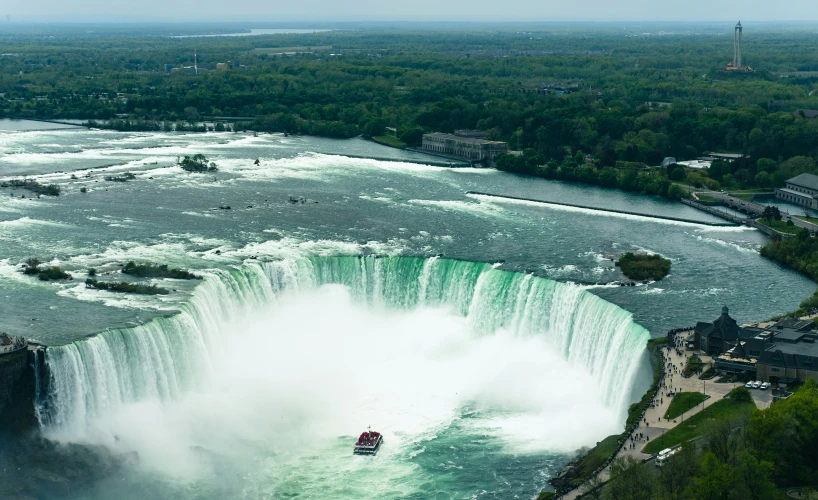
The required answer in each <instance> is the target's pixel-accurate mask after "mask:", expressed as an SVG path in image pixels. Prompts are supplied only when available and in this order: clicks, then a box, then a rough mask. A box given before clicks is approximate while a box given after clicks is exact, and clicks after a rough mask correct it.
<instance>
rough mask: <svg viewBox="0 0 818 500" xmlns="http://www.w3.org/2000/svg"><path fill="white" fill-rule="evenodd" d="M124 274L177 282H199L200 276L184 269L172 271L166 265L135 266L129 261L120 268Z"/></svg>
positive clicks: (148, 264) (135, 264)
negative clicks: (169, 279) (175, 280)
mask: <svg viewBox="0 0 818 500" xmlns="http://www.w3.org/2000/svg"><path fill="white" fill-rule="evenodd" d="M122 272H123V273H124V274H130V275H132V276H139V277H141V278H172V279H177V280H200V279H202V277H201V276H197V275H195V274H193V273H191V272H189V271H185V270H184V269H172V268H169V267H168V265H167V264H161V265H157V264H150V263H147V264H137V263H135V262H134V261H130V262H128V263H127V264H125V266H124V267H123V268H122Z"/></svg>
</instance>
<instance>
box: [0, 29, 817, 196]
mask: <svg viewBox="0 0 818 500" xmlns="http://www.w3.org/2000/svg"><path fill="white" fill-rule="evenodd" d="M523 28H525V29H523ZM44 29H46V28H37V27H29V28H25V29H24V28H16V30H11V29H10V28H4V29H2V30H0V117H7V118H40V119H68V118H70V119H82V120H94V122H93V124H94V125H95V126H100V127H104V126H107V127H111V128H116V129H119V130H185V131H206V130H208V127H207V126H205V125H203V123H205V122H207V121H211V122H213V123H215V125H213V126H211V128H213V129H218V130H225V129H227V130H231V129H247V130H256V131H268V132H285V133H290V134H311V135H320V136H326V137H337V138H345V137H353V136H358V135H363V136H366V137H377V136H383V135H384V133H385V132H384V131H385V129H386V127H390V128H395V129H396V130H397V133H396V136H397V137H396V139H398V141H394V142H398V143H405V144H407V145H410V146H412V145H418V144H419V142H420V139H421V136H422V134H423V133H424V132H430V131H443V132H451V131H453V130H455V129H480V130H484V131H486V132H487V133H488V136H489V138H492V139H496V140H502V141H507V142H508V143H509V146H510V149H512V150H515V151H523V152H524V155H520V156H511V155H509V156H508V157H505V158H501V159H500V161H498V167H499V168H502V169H505V170H510V171H515V172H520V173H526V174H531V175H540V176H545V177H552V178H560V179H566V180H573V181H578V182H588V183H593V184H600V185H603V186H609V187H621V188H623V189H630V190H635V191H642V192H645V193H650V194H661V195H665V196H671V197H680V196H682V194H683V192H682V191H681V189H679V188H678V187H675V188H674V187H673V186H675V185H676V184H675V183H677V182H682V183H686V184H689V185H692V186H697V187H707V188H710V189H720V188H725V189H761V190H763V189H770V188H772V187H775V186H780V185H782V184H783V182H784V180H786V179H787V178H788V177H790V176H792V175H797V174H799V173H802V172H818V166H816V158H818V119H816V118H815V117H813V114H812V113H810V110H816V109H818V91H816V89H818V60H816V59H815V53H816V51H818V36H816V35H815V31H814V27H811V26H809V25H807V26H800V25H797V24H793V25H761V26H758V27H754V26H752V25H748V26H746V27H745V35H744V40H745V47H744V54H745V57H744V58H745V61H746V62H747V64H750V65H751V66H752V67H753V68H754V69H755V71H753V72H727V71H724V67H725V66H726V64H727V62H728V61H729V60H730V58H731V56H732V36H731V35H732V31H731V30H732V25H724V26H722V25H717V24H711V25H705V26H703V27H698V26H692V25H669V26H664V25H657V26H652V25H648V26H635V27H629V26H617V25H608V24H599V25H576V26H571V25H559V24H539V25H532V26H530V27H523V26H504V25H499V26H488V25H485V26H484V25H474V26H472V25H464V26H460V27H459V28H450V29H445V30H444V29H442V28H440V27H435V26H434V25H432V26H425V27H414V26H412V25H411V24H410V25H407V26H404V27H402V28H396V29H384V28H378V27H376V26H372V27H368V28H355V29H339V30H334V31H325V32H318V33H307V34H278V35H264V36H248V37H213V38H184V37H178V36H177V37H172V36H170V33H164V32H163V31H162V29H160V28H158V27H157V28H151V29H148V28H144V29H136V28H134V29H133V30H131V31H128V30H120V31H116V30H112V29H108V30H105V29H99V28H97V29H94V30H90V29H89V30H86V31H82V30H80V29H76V28H75V29H68V28H62V29H61V28H58V27H52V28H49V29H50V31H47V33H44V32H43V30H44ZM194 53H195V61H194ZM194 62H195V63H196V64H195V67H194ZM231 122H233V123H232V124H231ZM225 123H226V124H225ZM708 152H732V153H742V154H743V155H744V157H743V158H740V159H738V160H736V161H734V162H731V163H726V162H717V163H716V164H715V165H714V167H713V168H711V169H710V171H709V172H708V171H699V172H691V171H687V170H685V169H683V168H678V169H675V168H673V169H654V170H652V171H651V172H647V169H646V167H655V166H657V165H659V164H660V163H661V162H662V161H663V159H664V158H666V157H674V158H676V159H677V160H686V159H692V158H696V157H698V156H700V155H702V154H705V153H708Z"/></svg>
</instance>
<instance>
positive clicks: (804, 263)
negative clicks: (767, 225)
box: [761, 229, 818, 315]
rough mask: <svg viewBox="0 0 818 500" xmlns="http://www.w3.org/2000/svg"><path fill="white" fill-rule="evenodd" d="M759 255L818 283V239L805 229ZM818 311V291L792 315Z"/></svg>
mask: <svg viewBox="0 0 818 500" xmlns="http://www.w3.org/2000/svg"><path fill="white" fill-rule="evenodd" d="M761 255H763V256H764V257H767V258H769V259H773V260H775V261H778V262H780V263H781V264H783V265H785V266H787V267H790V268H792V269H795V270H796V271H798V272H800V273H802V274H805V275H807V276H809V277H810V278H811V279H813V280H814V281H817V282H818V238H816V237H814V236H810V234H809V232H807V231H806V230H805V229H803V230H801V231H798V233H797V234H796V236H795V237H794V238H788V239H776V240H773V241H770V242H769V243H767V244H766V245H764V246H763V247H762V248H761ZM816 311H818V291H816V292H815V293H814V294H813V295H812V296H811V297H810V298H808V299H806V300H805V301H804V302H802V303H801V306H800V307H799V308H798V310H797V311H794V313H793V314H796V315H803V314H813V313H815V312H816Z"/></svg>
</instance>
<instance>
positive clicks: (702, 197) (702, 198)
mask: <svg viewBox="0 0 818 500" xmlns="http://www.w3.org/2000/svg"><path fill="white" fill-rule="evenodd" d="M696 197H697V198H698V199H699V201H704V202H708V203H710V202H717V201H721V200H720V199H718V198H714V197H712V196H708V195H706V194H697V195H696Z"/></svg>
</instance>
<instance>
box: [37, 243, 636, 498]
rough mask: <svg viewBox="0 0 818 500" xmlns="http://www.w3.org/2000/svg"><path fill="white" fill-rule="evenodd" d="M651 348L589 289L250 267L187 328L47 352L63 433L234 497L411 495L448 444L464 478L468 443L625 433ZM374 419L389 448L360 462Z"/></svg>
mask: <svg viewBox="0 0 818 500" xmlns="http://www.w3.org/2000/svg"><path fill="white" fill-rule="evenodd" d="M648 338H649V334H648V332H647V331H646V330H645V329H644V328H642V327H641V326H639V325H638V324H636V323H634V322H633V320H632V317H631V314H630V313H628V312H627V311H625V310H623V309H621V308H619V307H617V306H615V305H613V304H610V303H608V302H606V301H604V300H602V299H600V298H598V297H596V296H594V295H592V294H590V293H588V292H586V291H584V290H582V289H581V288H580V287H577V286H574V285H570V284H562V283H558V282H555V281H550V280H546V279H542V278H538V277H535V276H531V275H525V274H519V273H512V272H507V271H502V270H499V269H496V268H495V267H494V266H491V265H489V264H483V263H473V262H465V261H454V260H448V259H443V258H429V259H424V258H413V257H383V258H376V257H312V258H293V259H285V260H281V261H275V262H269V263H247V264H245V265H243V266H241V267H237V268H234V269H232V270H229V271H228V270H220V271H213V272H212V273H211V274H210V275H209V276H208V277H207V279H206V280H205V282H204V283H202V284H201V285H200V286H199V287H198V288H197V289H196V290H195V291H194V293H193V297H192V299H191V300H190V301H189V302H188V303H187V304H185V305H184V306H183V310H182V312H181V313H180V314H177V315H175V316H173V317H170V318H158V319H155V320H153V321H151V322H149V323H147V324H144V325H142V326H139V327H136V328H132V329H122V330H111V331H107V332H105V333H102V334H100V335H97V336H94V337H91V338H88V339H85V340H81V341H77V342H74V343H71V344H68V345H64V346H59V347H52V348H50V349H48V351H47V356H46V364H47V368H48V374H49V376H48V391H47V393H46V394H44V395H42V396H41V397H40V398H39V401H38V410H39V414H40V418H41V426H42V429H43V432H44V433H45V435H47V436H48V437H51V438H53V439H57V440H61V441H67V442H80V443H94V444H103V445H107V446H110V447H111V448H113V449H116V450H121V451H137V452H138V453H139V457H140V465H139V467H141V468H142V469H144V470H150V471H152V472H156V471H161V472H162V473H163V474H166V475H168V476H169V477H173V478H177V479H178V478H183V480H184V481H185V482H186V484H195V485H197V486H196V488H201V489H203V490H206V491H209V492H210V493H213V494H215V490H214V488H216V487H215V486H213V484H211V483H210V482H209V481H208V479H207V478H208V477H216V476H218V477H223V476H224V471H225V470H229V471H231V472H234V473H235V474H236V477H237V479H236V484H232V483H231V481H226V483H225V484H226V486H225V485H224V484H222V485H220V486H218V488H222V489H221V490H219V491H218V492H219V493H221V494H231V495H234V496H239V497H241V496H244V497H247V498H253V497H257V496H267V495H273V496H277V495H283V494H293V495H305V496H307V497H314V496H316V495H318V492H321V496H323V497H325V498H328V497H332V498H367V497H372V498H374V497H377V498H384V497H386V498H389V497H401V496H406V495H412V494H417V493H418V492H419V491H422V490H423V488H424V486H423V484H422V483H423V479H422V477H421V476H422V475H421V474H418V469H419V467H420V466H419V465H418V463H417V462H418V457H419V456H421V455H422V454H424V453H425V454H429V453H430V451H429V450H431V449H432V448H434V449H436V450H438V451H437V452H436V453H438V454H440V455H441V456H440V458H439V461H440V462H441V463H444V464H445V463H449V462H451V463H452V464H453V465H452V466H453V467H457V466H458V465H457V463H458V461H457V460H458V459H457V458H456V457H457V455H458V453H457V451H456V450H457V447H458V446H459V445H458V444H457V443H460V442H461V441H459V440H469V439H471V440H475V439H477V440H485V442H486V443H487V444H486V446H485V449H486V450H496V452H497V453H505V454H520V453H522V454H536V453H543V452H566V451H570V450H573V449H576V448H577V447H580V446H584V445H592V444H593V443H594V442H595V441H597V440H598V439H599V438H601V437H604V436H606V435H609V434H612V433H616V432H619V431H621V426H622V424H623V422H624V418H625V412H626V409H627V406H628V404H629V403H630V398H631V393H632V386H633V384H634V379H635V377H636V373H637V370H638V367H639V363H640V359H641V357H642V354H643V352H644V346H645V343H646V342H647V340H648ZM369 424H371V425H372V426H373V429H375V430H378V431H381V432H383V433H384V436H385V444H384V446H383V448H382V451H381V453H379V455H378V457H377V459H376V460H375V461H372V460H371V459H370V460H369V461H367V458H368V457H354V458H353V457H352V456H351V449H352V448H351V445H352V443H353V442H354V436H357V434H358V433H360V432H361V431H362V430H364V429H365V428H366V426H367V425H369ZM455 437H457V439H454V438H455ZM438 441H446V442H449V441H451V442H452V443H454V444H453V445H452V446H451V447H450V448H454V451H451V450H450V449H449V447H442V446H438V447H437V448H435V446H434V445H435V443H436V442H438ZM447 453H448V454H450V455H451V456H446V455H447ZM436 460H437V459H436ZM461 467H462V466H461ZM238 478H240V479H238ZM223 483H224V482H223ZM231 484H232V485H231ZM203 485H204V486H203ZM225 488H226V489H225ZM197 491H200V490H197ZM327 495H329V496H327ZM194 496H195V495H194Z"/></svg>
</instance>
